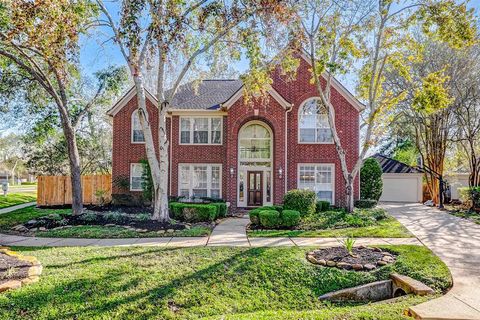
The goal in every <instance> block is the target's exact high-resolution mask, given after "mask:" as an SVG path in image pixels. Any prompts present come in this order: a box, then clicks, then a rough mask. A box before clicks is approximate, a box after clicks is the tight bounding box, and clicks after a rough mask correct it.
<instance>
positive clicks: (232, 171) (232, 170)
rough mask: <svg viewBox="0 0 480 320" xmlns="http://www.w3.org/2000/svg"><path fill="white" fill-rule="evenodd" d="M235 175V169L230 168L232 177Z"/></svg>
mask: <svg viewBox="0 0 480 320" xmlns="http://www.w3.org/2000/svg"><path fill="white" fill-rule="evenodd" d="M234 174H235V169H233V167H231V168H230V176H232V177H233V175H234Z"/></svg>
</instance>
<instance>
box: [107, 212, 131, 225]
mask: <svg viewBox="0 0 480 320" xmlns="http://www.w3.org/2000/svg"><path fill="white" fill-rule="evenodd" d="M103 218H104V219H105V220H106V221H107V222H110V223H118V224H123V223H128V220H129V219H128V217H127V216H126V215H125V214H122V213H120V212H115V211H112V212H107V213H105V215H104V216H103Z"/></svg>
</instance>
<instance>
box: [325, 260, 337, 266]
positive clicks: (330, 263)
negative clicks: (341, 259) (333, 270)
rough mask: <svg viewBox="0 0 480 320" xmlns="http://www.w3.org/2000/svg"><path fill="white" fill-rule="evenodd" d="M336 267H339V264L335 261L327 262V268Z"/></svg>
mask: <svg viewBox="0 0 480 320" xmlns="http://www.w3.org/2000/svg"><path fill="white" fill-rule="evenodd" d="M336 265H337V263H336V262H335V261H332V260H328V261H327V266H328V267H335V266H336Z"/></svg>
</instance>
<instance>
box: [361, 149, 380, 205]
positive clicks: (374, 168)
mask: <svg viewBox="0 0 480 320" xmlns="http://www.w3.org/2000/svg"><path fill="white" fill-rule="evenodd" d="M382 174H383V172H382V167H381V166H380V163H379V162H378V160H377V159H375V158H368V159H366V160H365V162H363V166H362V168H361V169H360V194H361V196H362V198H363V199H374V200H376V201H378V199H380V196H381V195H382V191H383V181H382Z"/></svg>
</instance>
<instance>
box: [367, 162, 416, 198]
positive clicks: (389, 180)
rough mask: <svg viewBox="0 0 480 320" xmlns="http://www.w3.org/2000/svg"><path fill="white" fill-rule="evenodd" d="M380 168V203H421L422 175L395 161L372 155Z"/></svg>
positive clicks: (412, 168)
mask: <svg viewBox="0 0 480 320" xmlns="http://www.w3.org/2000/svg"><path fill="white" fill-rule="evenodd" d="M373 158H375V159H377V160H378V162H379V163H380V166H381V167H382V171H383V174H382V180H383V192H382V196H381V197H380V201H395V202H422V197H423V195H422V185H423V173H422V172H421V171H419V170H417V169H415V168H414V167H411V166H409V165H406V164H404V163H402V162H399V161H397V160H394V159H391V158H388V157H385V156H382V155H380V154H377V155H374V156H373Z"/></svg>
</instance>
